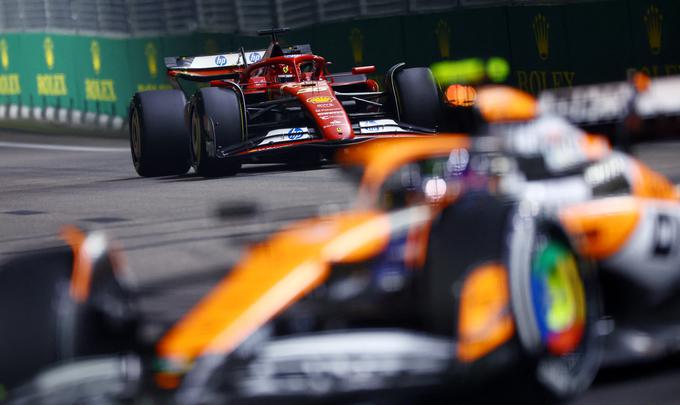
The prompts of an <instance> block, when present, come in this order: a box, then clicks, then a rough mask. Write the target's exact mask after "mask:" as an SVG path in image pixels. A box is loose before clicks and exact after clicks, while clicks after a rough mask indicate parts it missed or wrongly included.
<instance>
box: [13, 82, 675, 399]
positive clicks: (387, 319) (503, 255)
mask: <svg viewBox="0 0 680 405" xmlns="http://www.w3.org/2000/svg"><path fill="white" fill-rule="evenodd" d="M477 96H478V100H477V102H478V108H479V110H480V114H481V115H482V116H484V117H486V118H487V119H489V120H491V119H490V117H491V115H489V114H491V112H493V111H495V112H496V113H497V115H495V116H494V117H493V120H492V121H494V122H495V123H496V124H494V125H491V126H489V127H488V128H487V130H486V131H485V132H484V133H480V134H479V135H477V136H464V135H448V136H438V137H432V138H429V139H401V140H396V139H395V140H381V141H373V142H370V143H367V144H365V145H362V146H361V147H357V148H355V149H351V150H348V151H347V152H346V153H345V154H343V155H342V156H341V157H340V160H341V161H342V162H343V163H344V164H346V165H348V166H350V167H359V168H360V170H359V171H358V172H359V173H360V177H359V178H360V191H359V200H358V202H357V205H356V207H354V208H352V209H350V210H348V211H345V212H339V213H336V214H332V215H327V216H322V217H317V218H312V219H309V220H304V221H300V222H296V223H294V224H292V225H290V226H289V227H287V228H286V229H284V230H282V231H280V232H278V233H276V234H274V235H272V236H271V237H270V238H269V239H267V240H265V241H264V242H261V243H259V244H257V245H255V246H253V247H252V248H251V249H250V250H249V251H248V253H247V255H246V256H245V257H244V258H243V260H241V261H240V262H239V263H238V264H237V265H236V267H235V268H234V269H233V270H232V271H231V273H230V274H229V275H228V276H227V277H226V278H225V279H224V280H222V281H221V282H220V283H219V284H217V285H216V286H215V288H214V289H213V290H212V291H211V292H210V293H209V294H208V295H207V296H206V297H204V299H203V300H201V302H200V303H199V304H197V305H196V306H195V307H194V308H193V309H192V310H191V311H189V312H188V313H187V314H186V315H185V316H184V317H183V318H182V319H180V320H179V321H178V322H177V323H176V324H175V325H174V326H173V327H172V328H170V330H169V331H168V332H167V333H166V334H165V335H164V336H163V337H162V338H161V339H159V340H158V341H157V342H154V349H153V354H149V353H145V352H144V351H141V350H139V349H138V348H137V349H135V346H134V345H129V344H127V342H128V341H127V340H124V339H123V337H125V336H129V330H130V328H132V327H133V326H134V319H135V316H134V312H135V311H134V308H133V305H132V303H133V301H132V300H131V299H130V298H128V293H127V289H126V288H125V287H124V286H122V285H121V282H120V281H118V280H119V278H118V277H116V276H115V274H116V272H119V271H121V270H120V269H121V266H120V264H117V263H120V260H119V259H116V258H117V257H118V254H117V253H113V252H112V251H110V250H107V248H106V244H105V243H104V240H103V239H102V237H101V235H94V236H90V237H86V236H84V235H82V234H80V233H78V232H76V231H74V230H71V231H68V232H67V233H66V234H65V238H66V240H67V241H68V243H69V246H70V248H69V249H65V250H64V251H63V252H61V253H60V255H59V256H56V257H58V258H60V260H61V261H60V262H59V261H57V260H56V259H55V258H52V259H50V260H47V258H42V259H37V258H32V259H31V260H28V261H26V260H24V261H21V260H17V261H15V262H12V263H10V264H9V265H7V266H6V267H5V268H4V269H3V270H2V272H0V281H2V282H1V283H0V285H2V289H3V293H2V294H1V295H0V297H1V298H0V299H4V300H6V302H3V303H2V305H0V322H2V323H3V324H8V323H10V322H11V321H12V319H16V317H17V316H19V315H17V314H16V313H15V312H14V311H11V310H9V308H11V305H10V302H15V301H16V300H18V299H20V298H19V297H32V296H40V297H42V299H41V301H38V302H41V303H44V302H55V300H56V302H59V303H60V304H59V306H58V307H57V309H59V310H55V308H54V307H51V306H49V305H47V304H42V305H43V306H42V307H41V309H40V310H38V309H36V310H35V312H34V313H35V315H34V318H36V319H38V318H39V319H45V320H48V319H54V320H55V322H54V323H52V322H47V321H46V322H44V323H39V324H40V325H43V326H42V327H43V328H44V331H43V334H42V335H38V336H36V335H30V336H26V332H25V331H23V330H21V329H10V330H9V331H8V332H9V334H3V335H5V336H3V338H4V339H9V341H11V342H13V345H9V346H8V345H2V346H0V351H2V352H0V354H1V355H2V356H3V358H5V357H4V356H9V357H7V358H12V359H14V360H15V361H13V362H12V363H11V364H13V366H12V367H8V366H6V365H4V364H3V366H2V367H0V381H3V382H5V384H7V385H9V386H11V387H17V386H18V388H13V390H12V391H10V398H12V397H14V398H18V399H21V398H50V399H51V400H52V401H54V402H60V400H61V402H74V401H88V400H90V401H92V398H101V397H106V398H109V399H110V398H114V399H116V398H125V397H126V396H137V395H159V396H161V397H163V396H164V395H165V396H171V397H172V398H173V399H174V400H176V401H177V402H179V403H224V402H228V401H230V400H247V399H250V400H263V399H270V400H271V399H279V400H281V399H284V400H291V401H299V400H301V399H316V400H331V399H333V400H362V399H392V400H408V399H407V398H415V397H410V396H409V395H410V394H412V395H418V398H422V395H437V396H438V395H441V394H450V395H463V396H465V395H468V394H469V395H474V398H475V399H479V398H480V396H482V397H483V399H484V398H487V397H489V398H493V397H494V396H498V395H500V396H505V395H509V394H514V395H519V396H522V397H528V398H529V399H533V400H546V399H563V398H566V397H569V396H571V395H575V394H577V393H579V392H581V391H583V390H584V389H586V388H587V387H588V386H589V384H590V383H591V381H592V379H593V378H594V376H595V373H596V372H597V370H598V368H599V365H600V361H601V355H602V343H603V342H602V333H601V330H600V329H601V328H599V326H598V325H600V323H599V322H600V319H601V317H602V314H603V313H605V311H607V312H608V313H610V312H609V311H614V312H613V313H614V315H615V316H616V317H617V318H616V319H622V320H626V319H627V318H626V316H628V314H631V313H634V312H635V311H633V310H631V308H625V307H619V306H609V304H611V303H612V302H616V301H615V298H616V294H617V293H620V292H626V293H627V294H631V292H632V293H634V294H636V295H635V296H636V297H639V299H637V300H636V303H635V304H636V305H635V306H636V308H634V309H635V310H637V311H640V310H643V309H644V308H647V309H649V308H655V307H657V306H659V305H663V304H664V303H666V302H668V301H666V299H670V298H672V297H674V295H675V290H674V288H673V286H674V284H675V283H676V282H677V281H678V280H680V266H679V265H680V262H679V260H680V259H679V258H678V255H677V250H678V244H677V241H678V240H680V239H678V232H679V228H678V227H677V223H678V222H677V221H679V220H680V205H679V204H678V195H677V192H676V190H675V187H674V186H673V185H672V184H670V183H669V182H668V181H667V180H666V179H665V178H663V177H662V176H661V175H659V174H657V173H655V172H653V171H651V170H650V169H649V168H647V167H646V166H644V165H643V164H642V163H640V162H638V161H636V160H635V159H633V158H631V157H629V156H627V155H624V154H622V153H619V152H615V151H612V150H611V149H610V148H609V147H608V144H607V143H606V141H604V140H603V139H602V138H598V137H595V136H592V135H588V134H586V133H584V132H583V131H581V130H579V129H577V128H576V127H573V126H572V125H570V124H567V123H566V122H565V121H563V120H561V119H559V118H557V117H550V116H542V117H541V116H539V117H536V116H535V115H531V114H528V112H531V111H534V112H535V105H534V104H532V103H530V102H528V101H530V98H529V97H528V96H527V95H523V94H520V93H517V92H515V91H512V90H509V89H506V88H489V89H486V90H481V89H480V90H479V92H478V94H477ZM485 97H490V98H491V100H495V101H498V100H503V99H504V98H506V99H507V100H515V101H516V102H515V103H512V104H511V105H513V106H516V105H519V104H518V102H519V101H520V100H523V102H524V101H526V102H527V107H528V108H523V109H520V110H515V109H512V108H505V109H502V108H498V109H493V108H491V109H490V107H489V105H493V103H491V104H489V103H486V102H484V101H483V100H484V98H485ZM501 104H502V103H501ZM506 105H507V104H506ZM494 108H495V107H494ZM350 172H354V173H356V172H357V171H356V170H354V171H353V170H350ZM35 260H43V262H46V263H54V265H53V267H58V269H52V270H53V271H52V275H53V276H52V277H51V278H49V279H47V278H41V277H35V278H31V279H35V280H37V281H36V282H32V283H29V282H27V281H26V280H27V278H28V277H31V276H29V274H30V272H31V271H33V272H37V271H38V270H37V267H36V266H35V264H34V263H35ZM50 266H52V265H50ZM27 268H31V269H33V270H31V271H28V270H26V269H27ZM116 269H118V270H116ZM595 269H597V270H599V271H598V272H595V271H594V270H595ZM603 275H607V276H606V277H609V278H610V280H607V282H602V283H600V282H599V281H600V280H602V276H603ZM603 281H604V280H603ZM601 288H602V290H603V294H602V295H601V294H600V289H601ZM603 298H604V299H603ZM646 298H649V300H646ZM602 303H604V306H603V305H602ZM36 305H38V304H36ZM616 311H618V312H616ZM631 319H633V318H631ZM102 331H106V332H107V333H105V334H104V335H106V336H109V337H115V336H119V338H117V339H109V340H113V344H112V345H111V346H109V347H99V348H97V347H96V346H97V345H98V344H99V342H100V340H99V337H100V336H101V335H102ZM7 336H9V337H7ZM31 339H33V342H30V340H31ZM55 341H56V342H57V343H58V345H56V348H55V346H50V345H54V344H55ZM29 342H30V343H31V344H30V345H27V344H26V343H29ZM22 343H23V344H22ZM48 346H49V347H50V348H51V349H50V350H45V351H36V350H35V347H48ZM64 347H65V348H68V349H69V350H62V349H61V348H64ZM125 349H127V353H128V355H127V356H124V357H122V356H114V357H112V356H104V357H94V358H93V357H86V356H87V355H92V354H102V353H110V352H111V351H112V350H125ZM65 359H70V360H72V361H71V362H69V363H66V364H62V365H59V366H56V367H54V368H52V369H50V370H49V371H47V372H42V373H40V374H38V375H37V376H35V373H36V372H38V371H39V370H40V369H41V367H44V366H46V365H49V364H52V363H54V362H55V361H56V360H65ZM5 364H7V363H5ZM16 364H21V365H22V367H20V368H19V369H20V370H21V372H19V371H18V369H17V368H16V366H14V365H16ZM95 371H99V373H96V372H95ZM88 373H89V375H90V379H89V380H88V381H89V382H90V383H89V385H88V388H89V389H87V390H85V389H82V388H83V387H82V385H83V382H82V381H83V377H84V376H86V375H88ZM32 376H33V378H32V379H31V377H32ZM144 376H149V377H152V378H149V379H145V378H144ZM22 383H23V384H22ZM50 383H51V384H50ZM489 384H493V385H489ZM490 386H491V387H495V388H494V389H493V390H489V389H488V387H490ZM74 387H75V388H74ZM152 387H156V388H162V389H165V390H167V391H162V392H159V391H156V388H152ZM481 387H487V389H484V390H478V389H477V388H481ZM140 392H141V394H140ZM31 395H32V396H33V397H31ZM96 395H99V396H96Z"/></svg>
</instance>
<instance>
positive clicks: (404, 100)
mask: <svg viewBox="0 0 680 405" xmlns="http://www.w3.org/2000/svg"><path fill="white" fill-rule="evenodd" d="M392 93H393V97H394V103H395V108H396V111H397V116H398V119H399V120H400V121H402V122H405V123H407V124H411V125H415V126H419V127H423V128H429V129H437V128H438V127H439V124H440V121H441V116H442V97H441V91H440V89H439V84H437V81H436V80H435V78H434V76H433V75H432V71H431V70H430V69H429V68H426V67H415V68H408V69H402V70H397V71H396V72H394V73H393V83H392Z"/></svg>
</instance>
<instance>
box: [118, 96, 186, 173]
mask: <svg viewBox="0 0 680 405" xmlns="http://www.w3.org/2000/svg"><path fill="white" fill-rule="evenodd" d="M185 104H186V98H185V97H184V93H182V92H181V91H180V90H154V91H145V92H140V93H136V94H135V95H134V96H133V98H132V101H131V102H130V110H129V117H130V123H129V133H130V151H131V153H132V163H133V164H134V167H135V170H136V171H137V174H139V175H140V176H143V177H154V176H171V175H180V174H184V173H186V172H187V171H188V170H189V167H190V160H189V131H188V129H187V128H186V125H185V122H184V107H185Z"/></svg>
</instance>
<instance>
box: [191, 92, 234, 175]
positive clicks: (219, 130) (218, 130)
mask: <svg viewBox="0 0 680 405" xmlns="http://www.w3.org/2000/svg"><path fill="white" fill-rule="evenodd" d="M245 125H246V122H245V114H244V111H243V106H242V103H241V100H240V97H239V94H238V93H237V92H236V91H234V90H232V89H228V88H219V87H206V88H203V89H200V90H199V91H198V92H196V94H195V95H194V97H193V100H192V105H191V158H192V164H193V167H194V169H195V170H196V173H198V174H199V175H200V176H204V177H219V176H233V175H235V174H236V173H237V172H238V171H239V169H240V168H241V162H240V160H238V159H235V158H221V157H218V156H217V154H218V152H219V150H220V149H223V148H227V147H230V146H234V145H237V144H239V143H241V142H244V141H245V133H246V128H245Z"/></svg>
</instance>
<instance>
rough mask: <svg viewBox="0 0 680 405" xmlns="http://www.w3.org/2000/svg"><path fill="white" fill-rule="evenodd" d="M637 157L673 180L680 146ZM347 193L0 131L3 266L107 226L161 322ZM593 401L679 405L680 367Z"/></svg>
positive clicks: (336, 187)
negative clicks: (139, 164) (69, 232)
mask: <svg viewBox="0 0 680 405" xmlns="http://www.w3.org/2000/svg"><path fill="white" fill-rule="evenodd" d="M636 154H637V155H638V156H639V157H640V158H641V159H642V160H644V161H645V162H647V163H648V164H649V165H650V166H652V167H653V168H655V169H657V170H660V171H662V172H663V173H665V174H666V175H668V176H669V177H670V178H671V179H672V180H673V181H674V182H675V183H678V182H680V142H677V143H676V142H663V143H652V144H647V145H643V146H639V147H637V148H636ZM354 196H355V187H354V185H353V183H352V182H351V181H349V180H348V178H347V177H346V176H345V175H344V174H343V173H342V171H341V170H340V169H338V168H335V167H323V168H317V169H306V170H305V169H292V168H290V167H287V166H285V165H248V166H245V167H244V169H243V171H242V172H241V173H239V174H238V175H237V176H235V177H230V178H221V179H203V178H201V177H198V176H195V175H193V174H188V175H184V176H172V177H163V178H153V179H145V178H140V177H138V176H137V174H136V173H135V171H134V169H133V167H132V162H131V160H130V153H129V146H128V142H127V140H126V139H112V138H96V137H70V136H54V135H38V134H28V133H19V132H12V131H0V261H4V260H7V259H8V258H9V257H11V256H12V255H15V254H26V253H31V252H36V251H40V250H43V249H49V248H50V247H53V246H55V245H57V244H58V243H59V239H58V237H57V233H58V231H59V229H60V227H61V226H62V225H64V224H77V225H79V226H81V227H83V228H86V229H90V230H104V231H105V232H106V233H107V234H108V235H110V236H111V237H112V238H114V239H116V240H118V241H120V242H121V243H122V245H123V247H124V250H125V251H126V254H127V262H128V266H129V268H130V269H131V272H132V276H133V278H134V280H135V283H136V285H138V286H139V290H140V292H141V294H142V295H143V296H144V297H145V298H144V300H143V301H142V305H143V309H144V311H145V313H146V314H147V316H149V317H150V318H151V319H154V320H155V321H157V324H158V326H157V328H159V329H160V328H162V327H163V326H162V325H163V324H167V323H168V322H170V321H172V320H173V319H176V318H177V317H178V316H179V315H180V314H181V313H183V312H184V311H185V310H186V309H187V308H189V307H190V306H191V305H193V303H194V302H195V301H196V300H197V299H198V297H200V295H201V294H202V293H203V292H205V291H207V289H208V288H209V286H210V285H211V283H212V282H213V281H215V280H217V279H219V278H220V277H221V276H223V275H224V274H226V273H227V272H228V270H229V268H230V266H231V265H232V264H233V263H234V262H236V261H237V260H238V258H239V255H240V254H241V253H242V251H243V248H244V246H246V245H247V244H248V243H249V242H252V241H253V240H257V239H260V238H263V237H265V236H266V235H267V234H269V233H270V232H272V231H273V230H275V229H277V228H279V227H280V226H282V225H283V224H284V223H285V222H286V220H287V219H290V218H292V217H304V216H309V215H311V214H314V213H317V212H324V211H326V212H327V211H332V210H336V209H338V208H339V207H343V206H346V205H348V204H349V203H350V202H351V201H352V200H353V198H354ZM225 204H238V205H240V206H244V205H245V206H257V207H259V212H260V214H259V215H257V216H248V217H230V218H228V219H218V218H217V217H216V212H217V211H218V209H219V207H221V206H223V205H225ZM158 332H159V330H157V331H154V330H153V327H152V330H150V331H148V333H150V334H154V333H158ZM601 403H617V404H680V362H678V361H673V362H670V363H669V362H665V363H663V364H662V365H653V366H644V367H642V366H636V367H630V368H627V369H624V370H614V371H610V372H607V373H604V375H603V376H602V377H601V378H599V379H598V382H597V384H596V385H595V386H594V387H593V388H592V389H591V390H590V391H589V392H588V393H587V394H586V395H585V396H584V397H582V398H580V399H579V400H577V401H575V402H574V404H579V405H583V404H601Z"/></svg>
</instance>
